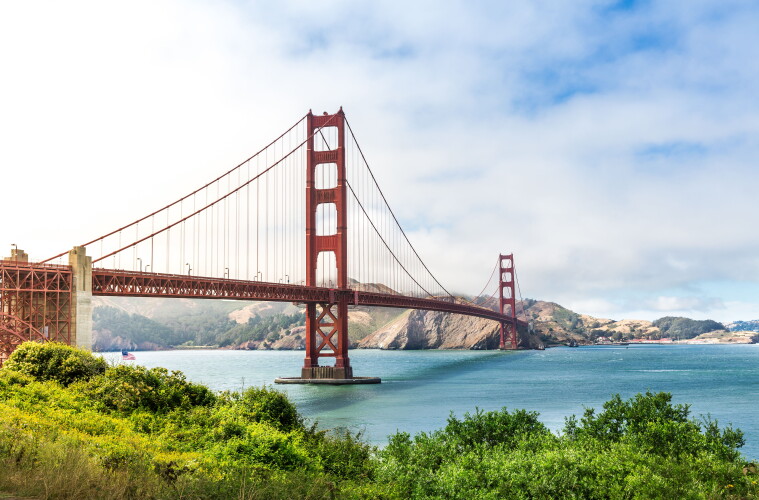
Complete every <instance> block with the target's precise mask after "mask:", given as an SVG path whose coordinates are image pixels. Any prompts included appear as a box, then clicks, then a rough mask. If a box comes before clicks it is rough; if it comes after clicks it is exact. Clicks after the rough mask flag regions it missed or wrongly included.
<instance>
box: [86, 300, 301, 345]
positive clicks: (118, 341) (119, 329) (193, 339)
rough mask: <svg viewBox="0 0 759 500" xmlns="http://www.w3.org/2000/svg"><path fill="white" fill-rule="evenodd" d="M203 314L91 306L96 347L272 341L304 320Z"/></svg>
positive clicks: (288, 316)
mask: <svg viewBox="0 0 759 500" xmlns="http://www.w3.org/2000/svg"><path fill="white" fill-rule="evenodd" d="M202 310H203V311H205V312H206V314H184V315H179V316H177V317H162V318H161V319H160V321H157V320H152V319H149V318H146V317H145V316H141V315H139V314H129V313H127V312H124V311H122V310H120V309H117V308H115V307H97V308H95V310H94V312H93V315H92V318H93V329H94V330H95V331H96V332H97V335H96V339H95V346H94V347H95V349H96V350H112V349H135V348H137V347H138V346H145V345H153V346H155V347H169V346H179V345H189V346H193V345H214V346H221V347H224V346H229V345H239V344H241V343H243V342H246V341H249V340H253V341H264V340H265V341H268V342H275V341H277V340H279V339H280V337H281V336H282V335H283V334H284V333H285V332H287V331H288V330H289V329H290V328H292V327H294V326H298V325H303V324H304V323H305V315H304V314H303V313H300V312H298V313H294V314H282V313H279V314H274V315H272V316H267V317H261V316H259V315H254V316H253V317H251V318H250V319H249V320H248V322H247V323H245V324H238V323H236V322H235V321H232V320H230V319H229V318H228V317H227V314H228V312H227V310H226V309H208V310H206V309H202Z"/></svg>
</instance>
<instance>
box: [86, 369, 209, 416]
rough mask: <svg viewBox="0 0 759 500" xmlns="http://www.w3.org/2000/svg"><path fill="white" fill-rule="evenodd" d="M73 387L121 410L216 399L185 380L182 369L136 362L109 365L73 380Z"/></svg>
mask: <svg viewBox="0 0 759 500" xmlns="http://www.w3.org/2000/svg"><path fill="white" fill-rule="evenodd" d="M75 389H77V390H78V391H80V392H82V393H84V394H86V395H88V396H89V397H91V398H93V399H95V400H97V401H99V402H100V403H102V404H103V405H105V407H106V408H108V409H111V410H117V411H120V412H124V413H129V412H133V411H135V410H138V409H140V410H147V411H149V412H154V413H166V412H168V411H171V410H174V409H176V408H191V407H194V406H209V405H212V404H214V402H215V401H216V397H215V396H214V394H213V392H211V391H210V390H209V389H208V388H207V387H205V386H203V385H200V384H193V383H192V382H188V381H187V380H186V379H185V376H184V374H183V373H182V372H179V371H172V372H169V370H167V369H166V368H145V367H144V366H139V365H136V366H132V365H117V366H112V367H109V368H108V369H107V370H106V371H105V373H103V374H102V375H98V376H97V377H93V378H91V379H90V380H88V381H86V382H84V383H80V384H77V385H76V386H75Z"/></svg>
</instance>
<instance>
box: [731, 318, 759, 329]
mask: <svg viewBox="0 0 759 500" xmlns="http://www.w3.org/2000/svg"><path fill="white" fill-rule="evenodd" d="M728 330H730V331H731V332H740V331H752V332H759V319H754V320H751V321H734V322H732V323H730V324H729V325H728Z"/></svg>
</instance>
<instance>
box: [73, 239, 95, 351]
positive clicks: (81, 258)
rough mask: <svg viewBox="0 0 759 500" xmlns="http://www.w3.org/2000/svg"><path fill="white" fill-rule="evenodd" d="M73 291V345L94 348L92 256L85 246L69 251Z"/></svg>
mask: <svg viewBox="0 0 759 500" xmlns="http://www.w3.org/2000/svg"><path fill="white" fill-rule="evenodd" d="M69 265H70V266H71V269H72V273H73V275H72V277H73V279H72V283H73V287H72V288H73V291H72V295H71V306H72V307H71V345H74V346H76V347H81V348H83V349H87V350H88V351H91V350H92V257H89V256H88V255H87V249H86V248H85V247H74V248H73V249H72V250H70V251H69Z"/></svg>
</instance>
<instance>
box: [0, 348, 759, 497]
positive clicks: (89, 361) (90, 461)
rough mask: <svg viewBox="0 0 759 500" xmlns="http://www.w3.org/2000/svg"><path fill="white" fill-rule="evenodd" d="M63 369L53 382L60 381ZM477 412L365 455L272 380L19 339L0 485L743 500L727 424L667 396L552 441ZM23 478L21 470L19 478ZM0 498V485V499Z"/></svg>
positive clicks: (620, 406)
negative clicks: (252, 380)
mask: <svg viewBox="0 0 759 500" xmlns="http://www.w3.org/2000/svg"><path fill="white" fill-rule="evenodd" d="M62 373H65V376H64V375H62ZM538 417H539V416H538V414H537V413H534V412H529V411H525V410H514V411H509V410H507V409H505V408H504V409H502V410H499V411H491V412H484V411H480V410H477V411H475V412H474V413H473V414H466V415H464V417H463V418H457V417H455V416H454V415H451V416H450V417H449V419H448V422H447V425H446V426H445V427H444V428H442V429H440V430H437V431H434V432H431V433H420V434H417V435H416V436H414V437H412V436H410V435H409V434H407V433H403V432H399V433H397V434H395V435H393V436H390V439H389V443H388V445H387V446H386V447H385V448H384V449H382V450H377V449H375V448H372V447H371V446H369V445H367V444H366V443H364V442H363V441H362V440H361V438H360V436H357V435H353V434H350V433H346V432H341V431H324V430H319V429H318V428H317V427H316V426H310V425H307V424H306V423H305V421H304V419H303V417H302V416H301V415H300V414H299V413H298V411H297V409H296V408H295V407H294V406H293V404H292V403H291V402H290V401H289V400H288V399H287V398H286V397H285V396H284V395H283V394H281V393H279V392H277V391H274V390H272V389H269V388H265V387H264V388H253V389H249V390H247V391H245V392H243V393H229V392H224V393H213V392H211V391H210V390H208V389H207V388H206V387H204V386H202V385H198V384H194V383H191V382H188V381H187V380H185V377H184V376H183V375H182V374H181V373H179V372H169V371H167V370H165V369H160V368H158V369H147V368H143V367H139V366H131V365H116V366H105V365H104V364H103V363H102V360H101V359H100V358H97V357H94V356H92V355H91V354H89V353H87V352H85V351H81V350H78V349H75V348H71V347H67V346H62V345H56V344H46V345H38V344H32V343H27V344H23V345H22V346H21V347H20V348H19V349H18V350H17V351H16V352H14V353H13V355H12V356H11V358H10V359H9V361H8V362H7V363H6V365H5V366H4V367H3V368H2V369H0V492H8V493H11V494H14V495H26V496H33V497H35V498H38V497H39V498H225V499H226V498H246V499H256V498H266V499H269V498H272V499H277V498H282V499H284V498H288V499H290V498H309V499H321V498H324V499H326V498H356V499H360V498H380V499H382V498H385V499H394V498H450V499H454V498H462V499H463V498H466V499H469V498H480V499H486V498H487V499H491V498H492V499H498V498H756V497H757V496H759V487H758V486H757V481H759V475H757V468H756V466H755V465H753V464H745V463H744V462H743V461H742V457H741V456H740V454H739V453H738V449H739V448H740V447H741V446H742V445H743V436H742V433H741V432H740V431H739V430H736V429H732V428H731V427H726V428H720V427H719V426H718V424H717V422H714V421H712V420H709V419H706V420H703V421H696V420H693V419H692V418H690V415H689V409H688V407H687V406H686V405H674V404H672V401H671V396H670V395H669V394H666V393H658V394H653V393H646V394H639V395H637V396H635V397H634V398H632V399H630V400H627V401H625V400H622V399H621V398H620V397H619V396H615V397H613V398H612V399H611V400H610V401H608V402H607V403H605V404H604V405H603V409H602V410H601V411H599V412H596V411H595V410H592V409H588V410H586V411H585V413H584V415H582V416H581V417H580V418H576V417H571V418H569V419H567V421H566V425H565V427H564V430H563V432H562V433H560V434H555V433H552V432H550V431H549V430H548V429H547V428H546V427H545V426H544V425H543V424H542V423H541V422H540V421H539V418H538ZM32 478H33V479H32ZM0 496H2V493H0Z"/></svg>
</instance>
